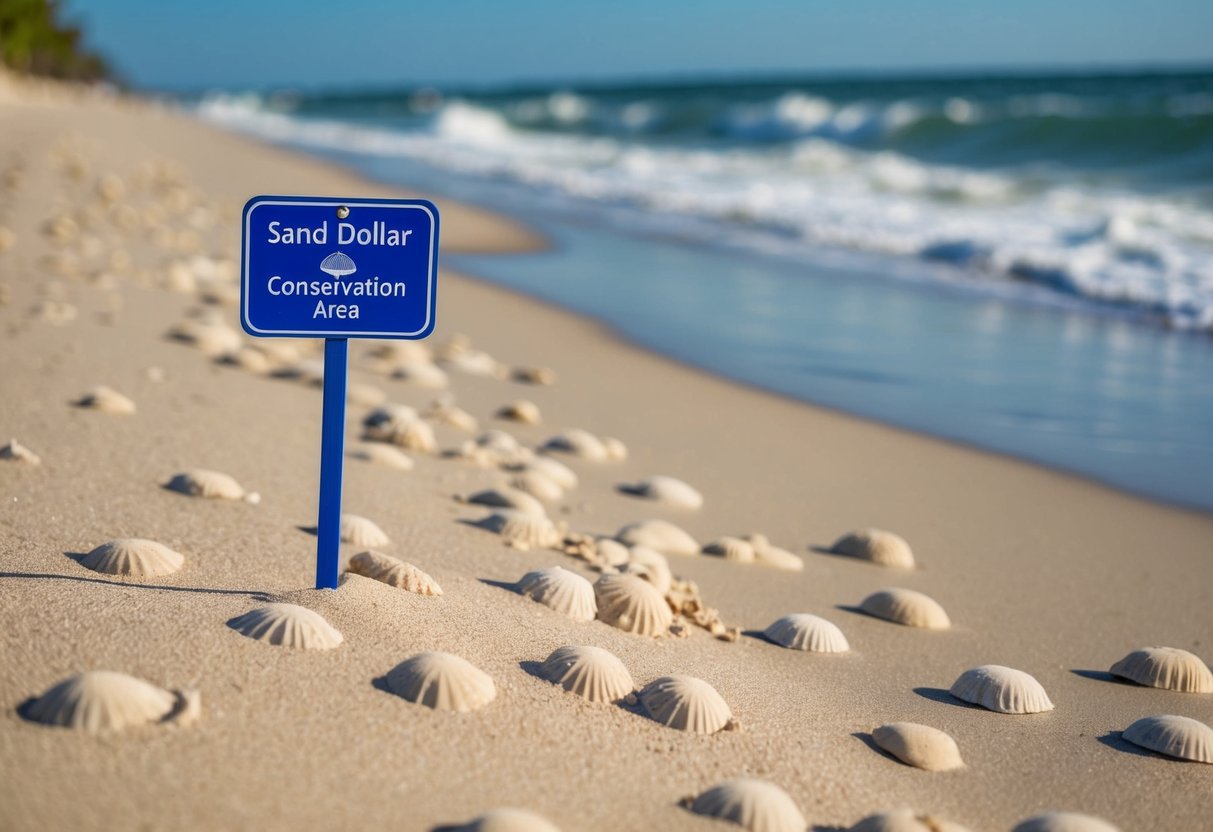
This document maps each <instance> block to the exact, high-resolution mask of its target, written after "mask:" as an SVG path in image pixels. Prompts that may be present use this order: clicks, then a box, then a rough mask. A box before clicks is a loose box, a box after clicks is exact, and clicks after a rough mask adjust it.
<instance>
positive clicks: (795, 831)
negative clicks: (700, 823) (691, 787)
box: [689, 777, 808, 832]
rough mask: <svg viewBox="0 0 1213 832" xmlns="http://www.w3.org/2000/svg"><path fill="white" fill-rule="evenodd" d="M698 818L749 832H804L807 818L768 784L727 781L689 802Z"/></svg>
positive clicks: (764, 782) (762, 781)
mask: <svg viewBox="0 0 1213 832" xmlns="http://www.w3.org/2000/svg"><path fill="white" fill-rule="evenodd" d="M689 808H690V810H691V811H692V812H694V813H695V814H697V815H706V816H707V817H711V818H720V819H721V820H727V821H731V822H733V823H735V824H737V825H738V826H742V827H744V828H746V829H748V830H750V832H804V830H805V827H807V826H808V824H807V822H806V821H805V819H804V815H802V814H801V813H800V809H799V808H798V807H797V806H796V803H795V801H793V800H792V798H791V797H789V796H788V794H787V792H785V791H784V790H783V789H781V788H779V787H778V786H776V785H775V784H774V783H771V782H770V781H767V780H758V779H754V778H749V777H741V778H737V779H735V780H726V781H724V782H723V783H719V784H717V785H715V786H713V787H712V788H710V789H708V790H707V791H705V792H704V793H703V794H701V795H699V796H698V797H696V798H695V799H694V800H692V801H690V806H689Z"/></svg>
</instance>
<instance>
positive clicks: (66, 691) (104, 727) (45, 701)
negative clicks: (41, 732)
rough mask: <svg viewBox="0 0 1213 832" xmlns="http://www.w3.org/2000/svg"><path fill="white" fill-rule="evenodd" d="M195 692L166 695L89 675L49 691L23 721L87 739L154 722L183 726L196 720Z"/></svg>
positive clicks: (119, 676) (106, 674)
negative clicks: (67, 730)
mask: <svg viewBox="0 0 1213 832" xmlns="http://www.w3.org/2000/svg"><path fill="white" fill-rule="evenodd" d="M201 710H202V700H201V698H200V696H199V694H198V693H197V692H196V691H178V692H170V691H167V690H164V689H162V688H159V687H156V686H155V685H153V684H150V683H148V682H145V681H143V680H142V679H136V678H135V677H133V676H128V675H126V674H125V673H117V672H114V671H110V670H90V671H86V672H84V673H80V674H78V675H75V676H71V677H69V678H67V679H64V680H63V681H62V682H59V683H58V684H56V685H55V686H54V687H52V688H50V689H49V690H48V691H46V693H44V694H42V696H40V697H38V698H37V699H35V700H34V701H33V702H31V703H30V705H29V710H28V716H29V718H30V719H32V720H34V721H35V722H41V723H42V724H44V725H59V726H63V727H65V728H75V729H77V730H81V731H86V732H88V733H90V734H99V733H102V732H106V731H120V730H122V729H123V728H131V727H134V726H138V725H147V724H150V723H153V722H162V721H165V722H168V721H171V722H176V723H177V724H182V725H184V724H188V723H190V722H193V721H195V720H196V719H197V718H198V717H199V716H200V714H201Z"/></svg>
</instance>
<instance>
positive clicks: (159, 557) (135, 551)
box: [80, 537, 185, 578]
mask: <svg viewBox="0 0 1213 832" xmlns="http://www.w3.org/2000/svg"><path fill="white" fill-rule="evenodd" d="M184 563H185V558H184V557H182V556H181V555H180V554H178V553H177V552H174V551H173V550H172V549H170V548H169V547H167V546H165V545H163V544H161V543H157V542H155V541H154V540H141V539H139V538H136V537H128V538H119V539H117V540H110V541H108V542H106V543H102V544H101V545H100V546H98V547H97V548H96V549H93V550H92V551H91V552H89V553H88V554H87V555H85V556H84V557H82V558H81V559H80V565H81V566H85V567H88V568H89V569H91V570H93V571H94V572H102V573H104V574H106V575H130V576H132V577H136V578H154V577H157V576H159V575H170V574H172V573H173V572H176V571H177V570H178V569H180V568H181V566H182V564H184Z"/></svg>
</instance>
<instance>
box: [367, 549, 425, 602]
mask: <svg viewBox="0 0 1213 832" xmlns="http://www.w3.org/2000/svg"><path fill="white" fill-rule="evenodd" d="M348 571H350V572H353V573H354V574H355V575H361V576H363V577H364V578H371V579H373V580H376V581H380V582H381V583H385V584H387V585H388V586H394V587H397V588H398V589H403V590H405V591H406V592H415V593H417V594H418V595H434V596H437V595H441V594H442V587H440V586H438V582H437V581H435V580H434V579H433V578H431V577H430V576H429V575H427V574H426V573H425V572H422V571H421V570H420V569H418V568H417V567H416V566H413V565H412V564H411V563H405V562H404V561H402V560H400V559H399V558H394V557H392V556H391V555H385V554H383V553H382V552H375V551H367V552H359V553H358V554H356V555H354V556H353V557H352V558H350V566H349V570H348Z"/></svg>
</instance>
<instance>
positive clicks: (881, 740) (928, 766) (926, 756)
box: [872, 722, 964, 771]
mask: <svg viewBox="0 0 1213 832" xmlns="http://www.w3.org/2000/svg"><path fill="white" fill-rule="evenodd" d="M872 740H873V741H874V742H875V743H876V744H877V745H878V746H880V747H881V748H882V749H884V750H885V751H887V752H889V753H890V754H892V755H893V756H894V757H896V758H897V759H899V760H901V761H902V762H903V763H905V764H906V765H909V766H914V767H915V768H921V769H923V770H925V771H950V770H952V769H954V768H960V767H961V766H963V765H964V760H962V759H961V758H960V749H959V748H957V747H956V740H954V739H952V737H951V736H950V735H948V734H946V733H944V732H943V731H940V730H939V729H938V728H932V727H931V726H929V725H919V724H918V723H916V722H890V723H889V724H888V725H881V726H880V727H879V728H875V729H873V731H872Z"/></svg>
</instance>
